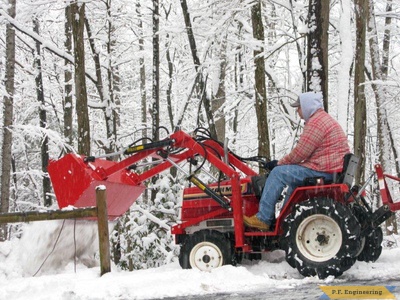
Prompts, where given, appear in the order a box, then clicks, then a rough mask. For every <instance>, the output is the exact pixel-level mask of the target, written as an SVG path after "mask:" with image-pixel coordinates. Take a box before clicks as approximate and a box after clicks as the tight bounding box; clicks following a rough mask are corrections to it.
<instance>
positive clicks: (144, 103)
mask: <svg viewBox="0 0 400 300" xmlns="http://www.w3.org/2000/svg"><path fill="white" fill-rule="evenodd" d="M136 13H137V17H138V27H139V33H138V34H139V41H138V42H139V53H140V56H139V68H140V84H139V85H140V100H141V105H140V106H141V122H142V126H143V129H142V137H143V138H145V137H147V136H148V134H147V113H148V111H147V93H146V67H145V65H144V56H143V53H144V38H143V21H142V13H141V6H140V0H137V2H136ZM148 199H149V193H148V190H147V189H146V190H145V191H144V193H143V201H144V202H145V203H146V202H147V201H148Z"/></svg>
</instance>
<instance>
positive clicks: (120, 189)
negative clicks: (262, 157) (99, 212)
mask: <svg viewBox="0 0 400 300" xmlns="http://www.w3.org/2000/svg"><path fill="white" fill-rule="evenodd" d="M124 154H125V155H127V156H126V158H124V159H122V160H121V161H119V162H113V161H108V160H105V159H101V158H96V157H91V156H88V157H84V156H80V155H76V154H67V155H66V156H64V157H63V158H61V159H59V160H57V161H51V162H50V163H49V167H48V171H49V175H50V178H51V182H52V184H53V188H54V192H55V194H56V197H57V201H58V204H59V206H60V208H66V207H68V206H74V207H89V206H95V194H94V193H95V188H96V187H97V186H98V185H103V186H105V187H106V190H107V203H108V213H109V218H110V219H115V218H118V217H119V216H121V215H122V214H124V213H125V212H126V211H127V210H128V209H129V207H130V206H131V205H132V204H133V202H134V201H135V200H136V199H137V198H138V197H139V196H140V195H141V194H142V193H143V191H144V190H145V188H146V187H145V185H144V182H145V181H147V180H149V179H151V178H153V177H154V176H156V175H158V174H160V173H161V172H163V171H165V170H168V169H170V168H171V167H174V166H180V165H181V164H184V163H185V164H186V163H187V162H191V163H194V162H196V161H197V160H196V158H198V157H202V158H203V159H204V160H205V161H208V162H209V163H210V164H212V165H213V166H214V167H216V168H217V169H218V170H220V172H222V173H223V174H224V176H225V177H226V178H227V180H229V181H230V185H231V187H232V193H231V195H229V197H227V196H224V195H221V194H219V193H218V192H216V191H215V189H211V188H209V187H208V186H207V184H205V183H203V182H202V181H201V180H200V179H199V178H197V177H196V174H186V175H187V179H188V180H189V181H190V182H192V183H193V184H195V185H196V186H197V187H198V188H199V189H201V190H202V191H203V192H204V193H205V194H207V195H208V196H210V198H211V199H213V200H214V201H215V202H216V203H218V204H219V205H220V206H221V209H219V210H218V212H213V213H212V216H215V215H219V214H224V213H226V212H227V211H232V212H233V214H234V217H235V220H236V219H237V220H239V221H241V222H239V224H242V219H243V216H242V198H241V197H242V196H241V187H240V178H241V176H242V177H243V176H245V177H246V176H254V175H257V173H256V172H255V171H253V170H252V169H251V168H250V167H249V166H248V165H247V164H246V163H244V162H243V161H241V160H240V159H239V158H238V157H237V156H236V155H234V154H233V153H231V152H228V153H225V151H224V147H223V145H221V144H220V143H218V142H217V141H214V140H211V139H199V138H196V137H193V136H191V135H189V134H187V133H185V132H183V131H177V132H174V133H173V134H171V135H170V136H169V137H168V138H166V139H164V140H160V141H155V142H151V143H146V144H142V145H132V146H130V147H128V148H127V149H125V151H124ZM145 159H147V162H146V164H145V165H146V168H142V167H141V166H142V165H143V161H144V160H145ZM149 160H151V161H150V162H149ZM224 160H227V161H224ZM208 217H210V216H207V214H206V215H205V216H203V217H202V218H199V220H198V222H201V221H202V220H204V219H207V218H208ZM193 222H195V221H191V222H190V223H193ZM190 225H192V224H189V223H188V224H185V223H182V224H180V225H179V228H180V230H184V228H186V227H187V226H190ZM236 231H238V232H237V233H239V234H238V235H237V236H238V237H242V236H243V226H242V225H240V226H239V225H235V232H236ZM240 239H241V238H240ZM239 243H243V241H239Z"/></svg>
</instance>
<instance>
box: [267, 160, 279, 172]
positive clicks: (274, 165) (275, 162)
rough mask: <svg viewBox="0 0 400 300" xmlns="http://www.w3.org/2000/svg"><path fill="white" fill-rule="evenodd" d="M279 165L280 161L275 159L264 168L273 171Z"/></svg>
mask: <svg viewBox="0 0 400 300" xmlns="http://www.w3.org/2000/svg"><path fill="white" fill-rule="evenodd" d="M277 165H278V161H277V160H276V159H274V160H271V161H269V162H267V163H265V165H264V168H266V169H267V170H270V171H272V169H273V168H275V167H276V166H277Z"/></svg>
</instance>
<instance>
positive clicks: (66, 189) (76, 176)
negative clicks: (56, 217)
mask: <svg viewBox="0 0 400 300" xmlns="http://www.w3.org/2000/svg"><path fill="white" fill-rule="evenodd" d="M116 164H117V163H116V162H112V161H108V160H104V159H96V160H95V161H94V162H88V163H87V162H84V160H83V157H81V156H79V155H76V154H67V155H65V156H64V157H62V158H61V159H59V160H52V161H50V163H49V166H48V172H49V175H50V180H51V182H52V185H53V189H54V193H55V195H56V198H57V202H58V206H59V207H60V209H63V208H66V207H69V206H71V207H77V208H84V207H91V206H96V187H98V186H104V187H105V188H106V196H107V210H108V217H109V219H110V220H112V219H115V218H118V217H119V216H121V215H122V214H124V213H125V212H126V211H127V210H128V209H129V208H130V206H131V205H132V204H133V202H135V200H136V199H137V198H138V197H139V196H140V195H141V194H142V193H143V191H144V190H145V188H146V187H145V186H144V185H143V184H137V183H135V181H134V180H133V179H132V174H131V173H130V172H129V171H127V170H126V169H122V170H118V171H116V172H114V173H113V174H108V175H107V177H106V178H104V176H101V173H102V172H101V171H104V170H107V169H108V168H110V167H112V166H114V165H116ZM103 173H104V172H103ZM99 174H100V175H99Z"/></svg>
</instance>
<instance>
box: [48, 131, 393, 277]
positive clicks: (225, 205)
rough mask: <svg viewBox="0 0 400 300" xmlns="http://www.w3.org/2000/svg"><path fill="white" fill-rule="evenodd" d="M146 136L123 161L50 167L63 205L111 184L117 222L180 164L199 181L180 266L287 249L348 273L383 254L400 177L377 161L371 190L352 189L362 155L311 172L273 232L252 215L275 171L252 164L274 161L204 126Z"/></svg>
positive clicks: (331, 272)
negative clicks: (237, 148)
mask: <svg viewBox="0 0 400 300" xmlns="http://www.w3.org/2000/svg"><path fill="white" fill-rule="evenodd" d="M140 141H142V140H140ZM140 141H138V142H137V143H133V144H131V145H130V146H129V147H127V148H126V149H124V150H123V151H121V152H119V153H117V154H124V155H125V159H123V160H121V161H119V162H114V161H109V160H105V159H104V156H103V157H91V156H88V157H85V156H80V155H76V154H67V155H66V156H64V157H62V158H61V159H59V160H54V161H51V162H50V164H49V167H48V171H49V174H50V178H51V181H52V184H53V188H54V192H55V194H56V197H57V201H58V204H59V206H60V208H64V207H67V206H74V207H88V206H95V188H96V186H98V185H104V186H105V187H106V189H107V203H108V204H107V205H108V214H109V218H110V219H115V218H118V217H119V216H121V215H122V214H124V213H125V212H126V211H127V210H128V209H129V207H130V206H131V205H132V204H133V202H134V201H135V200H136V199H137V198H138V197H139V196H140V195H141V193H142V192H143V191H144V190H145V185H144V182H145V181H146V180H148V179H150V178H152V177H153V176H155V175H157V174H159V173H161V172H163V171H165V170H168V169H170V168H172V167H175V168H177V170H178V171H180V172H183V173H184V174H185V176H186V178H187V180H188V183H189V187H187V188H185V189H184V191H183V199H182V202H181V207H180V214H179V221H178V223H177V224H175V225H174V226H172V229H171V230H172V233H173V234H174V235H175V240H176V243H177V244H180V245H181V250H180V255H179V263H180V265H181V267H182V268H184V269H190V268H198V269H200V270H203V271H208V270H212V269H214V268H217V267H220V266H222V265H226V264H232V265H235V264H237V263H239V262H240V261H241V259H243V258H244V257H248V258H257V257H260V255H261V253H263V252H267V251H273V250H276V249H282V250H284V251H285V253H286V261H287V262H288V263H289V265H290V266H292V267H293V268H297V270H298V271H299V272H300V274H302V275H303V276H316V275H317V276H319V278H321V279H323V278H326V277H328V276H340V275H341V274H342V273H343V272H344V271H346V270H348V269H349V268H350V267H351V266H352V265H353V264H354V263H355V262H356V261H357V260H359V261H366V262H374V261H376V260H377V259H378V258H379V256H380V254H381V251H382V246H381V243H382V239H383V233H382V229H381V228H380V227H379V225H380V224H381V223H382V222H384V221H385V220H387V219H388V218H389V217H390V216H392V215H393V213H394V212H395V211H397V210H399V209H400V203H397V202H394V201H393V199H392V197H391V194H390V191H389V189H388V185H387V179H388V178H389V179H393V180H395V181H400V178H397V177H394V176H390V175H387V174H384V173H383V170H382V167H381V166H380V165H379V164H377V165H376V166H375V173H374V174H372V175H371V176H370V177H369V179H368V180H367V182H366V183H365V184H364V185H363V186H362V187H357V186H351V184H352V182H353V175H354V172H355V169H356V166H357V163H358V159H357V158H356V157H355V156H354V155H351V154H349V155H346V157H345V159H344V169H343V172H342V173H341V174H338V176H336V179H335V180H334V181H333V182H324V180H323V178H309V179H308V180H306V181H305V182H304V186H300V187H298V188H297V189H296V190H295V191H294V192H293V194H292V195H291V197H290V199H289V200H288V202H287V204H286V205H285V206H284V207H283V208H282V209H281V210H280V213H279V215H278V216H277V218H276V222H275V224H274V226H273V227H272V230H271V231H267V232H263V231H255V230H254V229H250V228H246V227H245V226H244V225H243V216H244V215H246V216H252V215H254V214H255V213H256V212H257V211H258V205H259V199H260V196H261V192H262V189H263V186H264V182H265V178H266V176H268V174H267V175H259V174H258V173H256V172H255V171H254V170H253V169H252V168H251V167H250V166H249V163H248V162H251V161H252V162H256V163H259V164H261V165H262V164H263V163H265V162H266V161H265V158H262V157H251V158H241V157H239V156H237V155H235V154H234V153H232V152H231V151H230V150H229V149H228V147H227V146H226V145H224V144H222V143H220V142H218V141H215V140H213V139H211V138H210V136H209V135H207V134H206V133H205V131H204V130H203V129H198V130H196V131H194V133H193V134H188V133H185V132H183V131H180V130H178V131H176V132H174V133H173V134H171V135H169V137H168V138H165V139H163V140H160V141H151V142H149V143H143V144H139V142H140ZM206 163H207V164H210V165H211V166H212V167H213V168H214V170H218V171H219V174H220V176H219V179H213V180H214V181H213V182H212V183H206V181H208V180H205V179H204V178H205V175H204V174H206V175H207V176H210V177H211V178H213V177H212V175H211V174H210V172H207V171H206V168H205V166H206ZM203 171H204V172H206V173H202V172H203ZM375 175H376V176H377V179H378V183H379V189H380V196H381V199H382V203H383V205H382V206H381V207H379V208H378V209H376V210H373V209H372V208H371V206H370V205H369V203H368V202H367V201H366V199H365V198H364V197H363V192H364V190H365V188H366V186H367V185H368V184H369V182H370V181H371V179H372V178H373V176H375Z"/></svg>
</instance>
